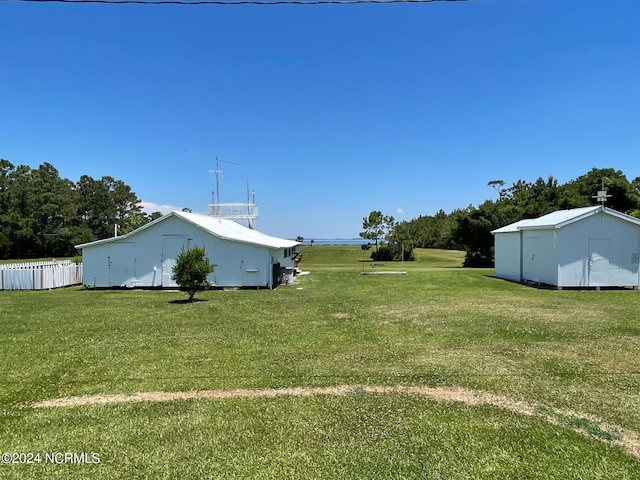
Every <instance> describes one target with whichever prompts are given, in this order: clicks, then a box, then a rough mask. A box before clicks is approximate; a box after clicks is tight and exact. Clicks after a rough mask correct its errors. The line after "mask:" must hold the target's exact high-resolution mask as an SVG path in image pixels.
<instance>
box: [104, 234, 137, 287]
mask: <svg viewBox="0 0 640 480" xmlns="http://www.w3.org/2000/svg"><path fill="white" fill-rule="evenodd" d="M107 266H108V269H109V286H110V287H135V277H136V244H135V243H126V242H123V243H121V242H116V243H112V244H111V245H110V246H109V256H108V257H107Z"/></svg>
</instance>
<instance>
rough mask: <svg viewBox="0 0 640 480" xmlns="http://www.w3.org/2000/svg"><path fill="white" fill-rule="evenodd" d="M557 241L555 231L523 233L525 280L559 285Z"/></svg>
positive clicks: (527, 231) (526, 231)
mask: <svg viewBox="0 0 640 480" xmlns="http://www.w3.org/2000/svg"><path fill="white" fill-rule="evenodd" d="M556 240H557V238H556V232H555V231H554V230H525V231H523V238H522V266H523V275H522V276H523V280H525V281H529V282H535V283H544V284H548V285H557V282H558V260H557V258H558V253H557V242H556Z"/></svg>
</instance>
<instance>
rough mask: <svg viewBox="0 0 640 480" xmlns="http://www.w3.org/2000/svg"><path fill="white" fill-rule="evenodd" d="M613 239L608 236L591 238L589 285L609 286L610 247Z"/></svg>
mask: <svg viewBox="0 0 640 480" xmlns="http://www.w3.org/2000/svg"><path fill="white" fill-rule="evenodd" d="M610 246H611V240H610V239H608V238H590V239H589V286H590V287H608V286H609V285H610V279H609V273H610V272H609V249H610Z"/></svg>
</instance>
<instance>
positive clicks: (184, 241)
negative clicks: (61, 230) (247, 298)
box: [77, 211, 299, 288]
mask: <svg viewBox="0 0 640 480" xmlns="http://www.w3.org/2000/svg"><path fill="white" fill-rule="evenodd" d="M190 246H200V247H204V248H205V250H206V253H207V256H208V258H209V260H210V262H211V263H213V264H214V265H215V270H214V272H213V273H211V274H210V275H209V278H208V281H209V283H210V284H211V285H212V286H213V287H219V288H221V287H238V288H240V287H251V288H274V287H276V286H277V285H278V284H279V283H280V282H281V281H282V278H283V272H286V271H289V272H292V271H293V268H294V258H295V256H296V254H297V253H298V248H299V242H295V241H292V240H286V239H282V238H277V237H272V236H269V235H265V234H263V233H260V232H258V231H256V230H252V229H250V228H248V227H245V226H243V225H240V224H239V223H236V222H234V221H233V220H229V219H226V218H219V217H213V216H209V215H200V214H195V213H187V212H181V211H173V212H171V213H169V214H167V215H164V216H163V217H160V218H158V219H156V220H154V221H153V222H150V223H148V224H147V225H144V226H142V227H140V228H138V229H137V230H134V231H133V232H130V233H128V234H126V235H122V236H119V237H113V238H108V239H105V240H98V241H96V242H91V243H85V244H82V245H78V246H77V248H79V249H81V250H82V263H83V269H84V271H83V284H84V285H85V286H88V287H102V288H112V287H128V288H133V287H159V288H161V287H168V288H175V287H176V286H177V285H176V283H175V282H174V281H173V280H172V279H171V276H172V268H173V266H174V265H175V261H176V258H177V256H178V254H179V253H180V251H181V249H182V248H189V247H190ZM291 276H292V274H291Z"/></svg>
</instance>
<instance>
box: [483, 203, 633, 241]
mask: <svg viewBox="0 0 640 480" xmlns="http://www.w3.org/2000/svg"><path fill="white" fill-rule="evenodd" d="M597 213H604V214H607V215H611V216H614V217H616V218H619V219H621V220H625V221H627V222H631V223H634V224H636V225H638V226H640V219H638V218H635V217H632V216H630V215H627V214H624V213H621V212H618V211H616V210H612V209H610V208H606V207H603V206H602V205H595V206H592V207H582V208H572V209H569V210H557V211H555V212H551V213H548V214H546V215H543V216H542V217H538V218H534V219H532V220H520V221H519V222H515V223H512V224H510V225H506V226H504V227H502V228H498V229H497V230H493V231H492V232H491V233H494V234H495V233H508V232H518V231H520V230H542V229H550V228H553V229H555V228H562V227H564V226H565V225H568V224H570V223H573V222H577V221H578V220H582V219H583V218H587V217H590V216H592V215H595V214H597Z"/></svg>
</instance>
